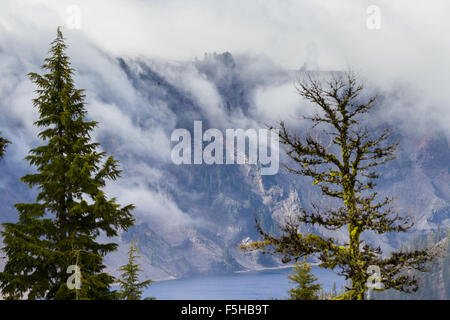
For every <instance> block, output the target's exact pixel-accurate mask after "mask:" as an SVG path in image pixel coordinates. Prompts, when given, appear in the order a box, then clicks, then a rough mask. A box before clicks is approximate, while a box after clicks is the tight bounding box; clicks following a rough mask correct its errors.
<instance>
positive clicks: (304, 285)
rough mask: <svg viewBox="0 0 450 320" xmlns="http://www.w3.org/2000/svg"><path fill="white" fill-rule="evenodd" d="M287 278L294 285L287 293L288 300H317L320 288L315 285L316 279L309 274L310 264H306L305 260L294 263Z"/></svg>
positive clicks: (318, 285)
mask: <svg viewBox="0 0 450 320" xmlns="http://www.w3.org/2000/svg"><path fill="white" fill-rule="evenodd" d="M288 278H289V280H291V282H293V283H295V284H296V286H295V287H294V288H292V289H290V290H289V291H288V293H289V297H290V298H289V299H290V300H317V299H318V298H319V292H320V290H321V289H322V286H321V285H320V284H317V283H315V282H316V281H317V280H318V279H317V278H316V277H314V274H312V273H311V264H310V263H307V262H306V258H304V259H303V261H297V262H296V263H295V265H294V269H293V270H292V273H291V274H289V275H288Z"/></svg>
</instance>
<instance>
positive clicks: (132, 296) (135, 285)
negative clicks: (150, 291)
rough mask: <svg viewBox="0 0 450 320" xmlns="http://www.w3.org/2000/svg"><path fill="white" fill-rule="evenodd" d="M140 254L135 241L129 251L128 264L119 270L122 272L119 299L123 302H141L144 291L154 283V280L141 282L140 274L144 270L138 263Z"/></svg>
mask: <svg viewBox="0 0 450 320" xmlns="http://www.w3.org/2000/svg"><path fill="white" fill-rule="evenodd" d="M138 252H139V251H138V249H137V248H136V240H135V239H133V241H132V242H131V245H130V249H129V250H128V263H127V264H126V265H124V266H122V267H121V268H120V269H119V271H122V275H121V277H120V279H119V285H120V291H119V297H120V298H121V299H123V300H141V298H142V293H143V290H142V289H145V288H147V287H148V286H149V285H150V284H151V283H152V282H153V281H152V280H146V281H143V282H139V272H141V271H142V270H141V269H140V265H139V264H137V263H136V259H138V258H139V255H138ZM146 300H147V299H146Z"/></svg>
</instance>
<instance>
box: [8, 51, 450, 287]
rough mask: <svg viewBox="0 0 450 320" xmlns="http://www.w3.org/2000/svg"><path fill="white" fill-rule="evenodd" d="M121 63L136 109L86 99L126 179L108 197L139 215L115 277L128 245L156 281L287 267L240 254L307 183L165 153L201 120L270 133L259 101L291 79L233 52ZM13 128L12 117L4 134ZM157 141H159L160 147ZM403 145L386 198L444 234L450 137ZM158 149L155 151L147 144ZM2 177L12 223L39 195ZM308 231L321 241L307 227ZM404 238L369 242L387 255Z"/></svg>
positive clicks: (113, 261)
mask: <svg viewBox="0 0 450 320" xmlns="http://www.w3.org/2000/svg"><path fill="white" fill-rule="evenodd" d="M115 65H116V67H117V68H118V70H120V71H117V72H120V74H121V77H123V80H122V81H126V82H127V85H129V86H130V88H132V89H133V90H135V91H136V92H138V95H139V96H138V98H137V99H138V101H137V102H135V104H132V103H126V102H125V103H121V102H122V101H121V100H120V99H121V98H117V97H120V96H121V93H120V92H114V90H113V89H112V87H111V88H108V85H109V82H108V81H105V82H104V83H101V84H96V85H93V86H92V87H91V88H88V94H89V92H91V94H92V95H95V99H92V100H95V101H94V102H95V103H93V104H92V108H91V107H89V110H90V115H91V116H92V117H93V118H96V117H97V118H96V120H98V121H100V122H101V123H103V125H101V128H100V129H99V131H98V133H97V134H96V139H97V140H99V141H100V142H101V143H102V148H103V149H104V150H105V151H107V152H110V153H112V154H114V155H116V157H117V158H118V159H119V160H120V161H121V165H122V168H123V169H124V174H123V178H122V180H123V184H122V185H115V186H113V187H112V188H111V189H109V191H110V193H111V195H117V196H118V199H119V201H120V202H122V203H124V204H125V203H127V201H128V200H130V202H133V203H135V204H136V205H137V209H136V216H137V224H136V226H135V227H133V228H132V229H131V230H130V232H128V233H124V234H122V235H121V237H120V238H119V239H116V240H117V241H118V242H119V243H120V244H121V247H120V249H119V251H118V252H116V253H114V254H112V255H110V256H108V257H107V264H108V265H109V269H110V270H111V271H114V270H115V269H116V268H117V267H118V266H119V265H121V264H124V263H125V259H126V254H125V252H126V250H127V246H128V244H129V243H130V241H131V239H132V237H136V238H137V239H138V247H139V250H140V252H141V255H142V259H143V260H142V261H141V264H142V266H143V268H144V276H146V277H150V278H152V279H155V280H157V279H167V278H173V277H184V276H190V275H197V274H213V273H222V272H232V271H237V270H243V269H256V268H261V267H267V266H275V265H278V264H280V263H281V262H280V260H279V259H278V258H277V257H270V256H262V255H260V254H258V253H246V254H243V253H241V252H240V251H239V250H238V249H237V247H238V245H239V244H240V243H241V242H242V241H249V240H256V239H257V238H258V234H257V231H256V227H255V218H258V219H259V220H260V221H261V224H262V226H263V227H264V228H265V229H266V230H269V231H272V232H275V233H276V232H278V229H277V224H278V223H280V222H282V221H283V219H285V218H286V217H288V216H290V215H293V214H295V211H296V208H297V207H298V206H300V205H303V206H308V203H309V201H310V200H311V199H314V198H315V199H317V198H318V197H320V195H319V193H318V192H317V190H316V189H315V188H313V187H312V186H311V181H309V180H307V179H304V178H302V177H298V176H293V175H291V174H287V173H286V172H284V171H283V170H282V169H281V170H280V172H279V173H278V174H277V175H275V176H262V175H261V173H260V170H259V168H258V166H256V165H249V164H244V165H206V164H202V165H178V166H177V165H175V164H173V163H172V162H171V161H170V155H169V154H168V153H167V150H166V149H169V150H170V140H169V139H170V133H171V132H172V131H173V129H175V128H186V129H188V130H190V131H191V133H192V126H193V121H194V120H202V121H203V126H204V128H203V129H204V130H206V129H207V128H217V129H220V130H223V129H225V128H243V129H246V128H252V127H253V128H258V127H264V122H263V121H262V120H261V119H259V118H258V115H257V114H256V115H255V112H254V103H255V102H254V93H255V91H256V90H258V89H259V88H264V87H267V86H269V85H274V84H275V85H282V84H289V83H292V81H293V80H294V78H293V72H291V71H285V70H281V69H279V68H277V67H276V66H273V65H264V68H260V67H258V66H255V65H252V64H251V63H250V62H249V59H248V58H245V57H242V58H238V59H235V58H234V57H233V56H232V55H231V54H229V53H225V54H215V55H207V56H206V57H205V59H202V60H196V61H193V62H177V63H168V62H161V61H153V60H124V59H118V60H117V62H116V63H115ZM105 86H106V87H105ZM100 88H101V89H100ZM130 90H131V89H130ZM0 103H1V102H0ZM112 106H116V108H113V107H112ZM30 108H31V106H30ZM108 108H110V109H108ZM274 108H277V106H274ZM252 110H253V111H252ZM115 113H117V114H119V116H120V117H123V120H124V121H123V122H124V123H123V125H125V124H126V123H127V121H128V122H129V123H130V128H132V131H131V129H129V130H120V128H122V127H120V128H119V127H117V128H116V127H112V128H108V127H109V126H110V125H111V124H112V123H109V122H108V121H109V120H110V119H111V118H108V117H112V115H113V114H115ZM98 117H100V119H99V118H98ZM273 120H274V121H276V120H279V119H273ZM10 125H12V124H10V123H9V122H8V115H6V118H5V120H2V126H10ZM389 125H393V124H392V123H390V124H389ZM102 127H103V128H102ZM17 128H18V130H20V126H18V127H17ZM155 134H160V135H158V136H157V137H156V138H155ZM168 137H169V138H168ZM398 138H399V139H400V143H401V149H400V150H399V157H398V158H397V159H396V160H395V161H393V162H392V163H390V164H389V165H388V166H386V168H384V169H383V173H382V179H381V181H380V184H379V190H380V193H381V194H391V195H395V196H396V197H397V202H396V205H397V207H398V209H399V210H401V212H405V213H408V212H409V213H411V214H412V215H413V216H414V217H415V219H416V223H417V225H416V230H418V231H420V230H424V229H427V228H436V227H437V226H438V225H439V224H446V225H447V226H448V225H449V210H450V203H449V201H450V199H449V194H450V193H449V191H450V185H449V183H450V177H449V164H450V149H449V146H448V141H447V139H446V137H445V135H439V134H432V135H427V136H422V135H420V138H418V137H414V136H409V135H407V134H404V135H402V134H401V133H400V134H399V136H398ZM151 139H154V140H156V141H154V140H152V144H151V145H147V142H148V140H151ZM158 143H159V144H158ZM129 144H133V145H134V144H136V146H135V147H133V148H132V147H130V146H129ZM154 145H158V146H159V147H157V148H155V147H154ZM158 148H159V149H158ZM282 153H283V151H281V154H282ZM282 161H286V159H284V158H282ZM0 171H1V172H2V175H3V176H2V178H1V180H0V182H1V183H0V203H1V204H2V205H1V211H0V217H1V220H2V221H12V220H14V219H15V212H14V210H13V208H12V205H13V204H14V203H16V202H20V201H30V200H31V199H32V198H33V197H32V196H33V193H32V192H30V191H29V190H27V189H26V188H25V187H24V186H23V185H22V184H21V183H20V182H18V181H17V179H18V178H19V177H20V176H21V175H22V174H23V173H24V167H23V166H18V165H16V164H14V163H13V162H12V161H8V160H5V161H3V162H0ZM143 190H144V191H145V192H143ZM141 191H142V192H141ZM304 231H308V232H324V231H323V230H316V229H314V228H312V227H310V226H305V227H304ZM341 235H343V233H341ZM339 236H340V235H339V234H338V235H337V237H338V238H339ZM408 237H409V236H408V235H404V236H402V237H382V238H379V237H374V236H373V235H370V234H369V235H367V239H369V241H373V242H377V243H379V244H381V245H382V246H383V247H384V248H386V249H389V248H391V247H393V246H396V245H397V243H398V242H399V241H407V238H408Z"/></svg>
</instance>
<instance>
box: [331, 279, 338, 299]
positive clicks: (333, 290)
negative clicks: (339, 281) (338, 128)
mask: <svg viewBox="0 0 450 320" xmlns="http://www.w3.org/2000/svg"><path fill="white" fill-rule="evenodd" d="M336 296H337V290H336V281H334V280H333V284H332V286H331V297H332V298H335V297H336Z"/></svg>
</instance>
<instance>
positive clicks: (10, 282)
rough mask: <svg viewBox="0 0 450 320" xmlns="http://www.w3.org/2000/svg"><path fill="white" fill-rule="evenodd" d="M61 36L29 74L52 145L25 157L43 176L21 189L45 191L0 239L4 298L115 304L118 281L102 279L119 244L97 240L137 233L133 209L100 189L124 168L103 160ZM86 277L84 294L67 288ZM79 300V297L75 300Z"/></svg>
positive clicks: (22, 206) (28, 178)
mask: <svg viewBox="0 0 450 320" xmlns="http://www.w3.org/2000/svg"><path fill="white" fill-rule="evenodd" d="M65 49H66V44H65V43H64V38H63V35H62V33H61V30H60V28H58V30H57V37H56V39H55V40H54V41H53V42H52V44H51V49H50V51H49V53H50V57H48V58H46V59H45V62H44V64H43V66H42V69H44V70H47V71H48V73H46V74H44V75H39V74H37V73H30V74H29V76H30V78H31V80H32V81H33V82H34V83H35V84H36V85H37V87H38V90H36V93H37V97H36V98H35V99H34V100H33V105H34V106H35V107H36V108H37V109H38V111H39V116H40V118H39V120H38V121H36V122H35V125H37V126H38V127H41V128H43V131H41V132H40V133H39V137H40V138H41V139H42V140H43V141H44V142H46V144H44V145H41V146H39V147H37V148H35V149H32V150H31V151H30V154H29V155H28V156H27V157H26V159H27V160H28V161H29V163H30V165H33V166H36V167H37V173H33V174H27V175H25V176H24V177H22V179H21V180H22V181H23V182H24V183H26V184H27V185H28V186H29V187H30V188H32V187H37V190H38V191H39V193H38V195H37V197H36V202H34V203H18V204H16V205H15V207H16V209H17V211H18V214H19V219H18V222H17V223H4V224H3V228H4V230H3V231H2V232H1V234H2V236H3V242H4V245H5V247H4V248H3V250H4V252H5V253H6V256H7V258H8V261H7V262H6V265H5V268H4V270H3V272H1V273H0V289H1V292H2V294H3V296H4V297H6V298H9V299H20V298H23V297H24V296H25V295H26V296H27V297H28V299H75V298H81V299H110V298H111V299H112V298H114V297H115V296H114V294H113V292H111V291H110V286H111V284H112V283H113V281H114V278H113V277H112V276H110V275H108V274H106V273H104V272H103V270H104V268H105V266H104V265H103V257H104V256H105V255H106V254H107V253H109V252H112V251H114V250H116V248H117V244H116V243H105V242H104V241H102V242H99V241H98V236H99V235H100V233H103V234H104V235H105V236H106V237H113V236H117V235H118V230H119V229H123V230H127V229H128V228H129V227H130V226H131V225H133V222H134V218H133V216H132V214H131V211H132V209H133V206H132V205H127V206H124V207H121V206H120V205H119V204H117V203H116V200H115V199H114V198H112V199H107V197H106V195H105V193H104V192H103V191H102V188H103V187H104V186H105V185H106V181H107V180H116V179H117V178H119V177H120V170H119V169H118V161H117V160H114V158H113V157H112V156H110V157H107V158H106V154H105V153H104V152H98V151H97V148H98V147H99V144H98V143H94V142H91V137H90V134H91V132H92V130H93V129H94V128H95V127H96V125H97V122H95V121H87V120H86V114H87V110H86V107H85V101H84V99H85V95H84V93H83V90H79V89H76V88H75V85H74V81H73V73H74V69H72V68H71V67H70V63H69V57H68V56H67V55H66V54H65ZM75 264H77V265H78V267H79V268H80V270H81V279H82V284H81V290H71V289H70V288H68V286H67V285H66V283H67V280H68V277H70V276H71V275H70V274H68V273H67V269H68V267H69V266H71V265H75ZM78 291H79V293H81V296H77V293H78Z"/></svg>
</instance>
